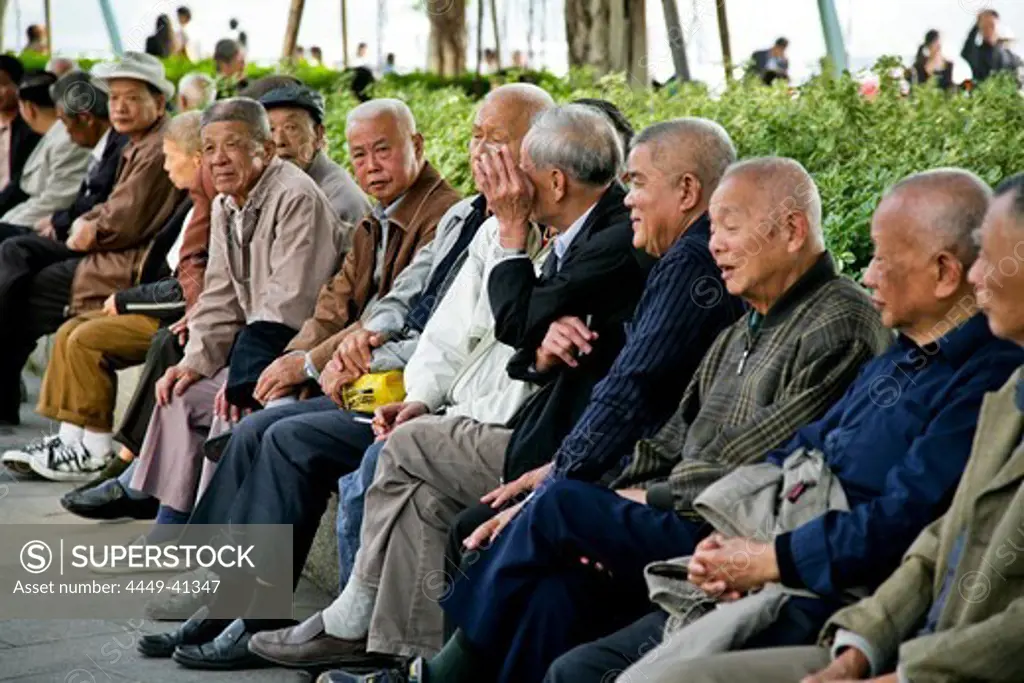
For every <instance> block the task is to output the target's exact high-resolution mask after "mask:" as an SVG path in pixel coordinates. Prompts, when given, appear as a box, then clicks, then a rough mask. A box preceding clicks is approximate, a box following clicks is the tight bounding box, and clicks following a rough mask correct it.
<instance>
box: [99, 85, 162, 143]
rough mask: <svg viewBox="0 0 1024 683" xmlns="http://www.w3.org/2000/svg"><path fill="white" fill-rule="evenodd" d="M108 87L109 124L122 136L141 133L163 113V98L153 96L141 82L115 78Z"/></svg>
mask: <svg viewBox="0 0 1024 683" xmlns="http://www.w3.org/2000/svg"><path fill="white" fill-rule="evenodd" d="M109 87H110V104H109V108H110V123H111V125H113V126H114V130H116V131H117V132H118V133H122V134H124V135H131V134H133V133H141V132H142V131H144V130H146V129H147V128H149V127H150V126H152V125H153V124H154V123H155V122H156V120H157V119H158V118H160V116H161V115H163V113H164V98H163V96H162V95H154V94H153V93H151V92H150V91H149V88H147V87H146V84H145V83H143V82H142V81H137V80H135V79H133V78H115V79H113V80H111V81H110V82H109Z"/></svg>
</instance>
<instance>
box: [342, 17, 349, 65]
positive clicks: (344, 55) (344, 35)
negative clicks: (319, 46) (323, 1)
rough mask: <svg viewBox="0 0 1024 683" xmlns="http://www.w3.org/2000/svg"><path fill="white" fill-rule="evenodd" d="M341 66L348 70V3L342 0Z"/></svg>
mask: <svg viewBox="0 0 1024 683" xmlns="http://www.w3.org/2000/svg"><path fill="white" fill-rule="evenodd" d="M341 66H342V68H345V69H347V68H348V3H347V2H346V0H341Z"/></svg>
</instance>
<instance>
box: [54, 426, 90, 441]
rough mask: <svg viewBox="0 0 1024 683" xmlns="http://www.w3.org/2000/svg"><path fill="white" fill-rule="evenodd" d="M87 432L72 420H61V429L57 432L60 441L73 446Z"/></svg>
mask: <svg viewBox="0 0 1024 683" xmlns="http://www.w3.org/2000/svg"><path fill="white" fill-rule="evenodd" d="M84 434H85V430H84V429H82V428H81V427H79V426H78V425H73V424H71V423H70V422H61V423H60V431H59V432H57V436H59V437H60V442H61V443H63V444H67V445H68V446H73V445H74V444H76V443H78V442H79V441H81V440H82V436H83V435H84Z"/></svg>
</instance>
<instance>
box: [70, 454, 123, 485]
mask: <svg viewBox="0 0 1024 683" xmlns="http://www.w3.org/2000/svg"><path fill="white" fill-rule="evenodd" d="M129 465H131V462H129V461H128V460H122V459H121V458H119V457H117V456H114V457H112V458H110V459H109V460H107V464H106V465H104V466H103V469H102V470H100V473H99V474H97V475H96V478H95V479H93V480H92V481H87V482H85V483H84V484H82V485H81V486H78V487H76V488H75V489H74V490H73V491H72V492H78V491H88V490H89V489H91V488H94V487H96V486H99V485H100V484H102V483H103V482H105V481H107V480H108V479H117V478H118V477H120V476H121V475H122V474H123V473H124V471H125V470H126V469H128V466H129Z"/></svg>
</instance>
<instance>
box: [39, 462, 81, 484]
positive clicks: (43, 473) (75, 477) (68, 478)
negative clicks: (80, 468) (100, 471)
mask: <svg viewBox="0 0 1024 683" xmlns="http://www.w3.org/2000/svg"><path fill="white" fill-rule="evenodd" d="M29 467H31V468H32V471H33V472H35V473H36V474H38V475H39V476H40V477H42V478H43V479H49V480H50V481H58V482H70V483H79V484H84V483H85V482H87V481H89V479H91V478H94V477H95V476H96V473H95V472H81V473H78V472H57V471H54V470H48V469H45V468H42V467H38V468H37V467H36V466H35V465H33V464H30V465H29Z"/></svg>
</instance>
